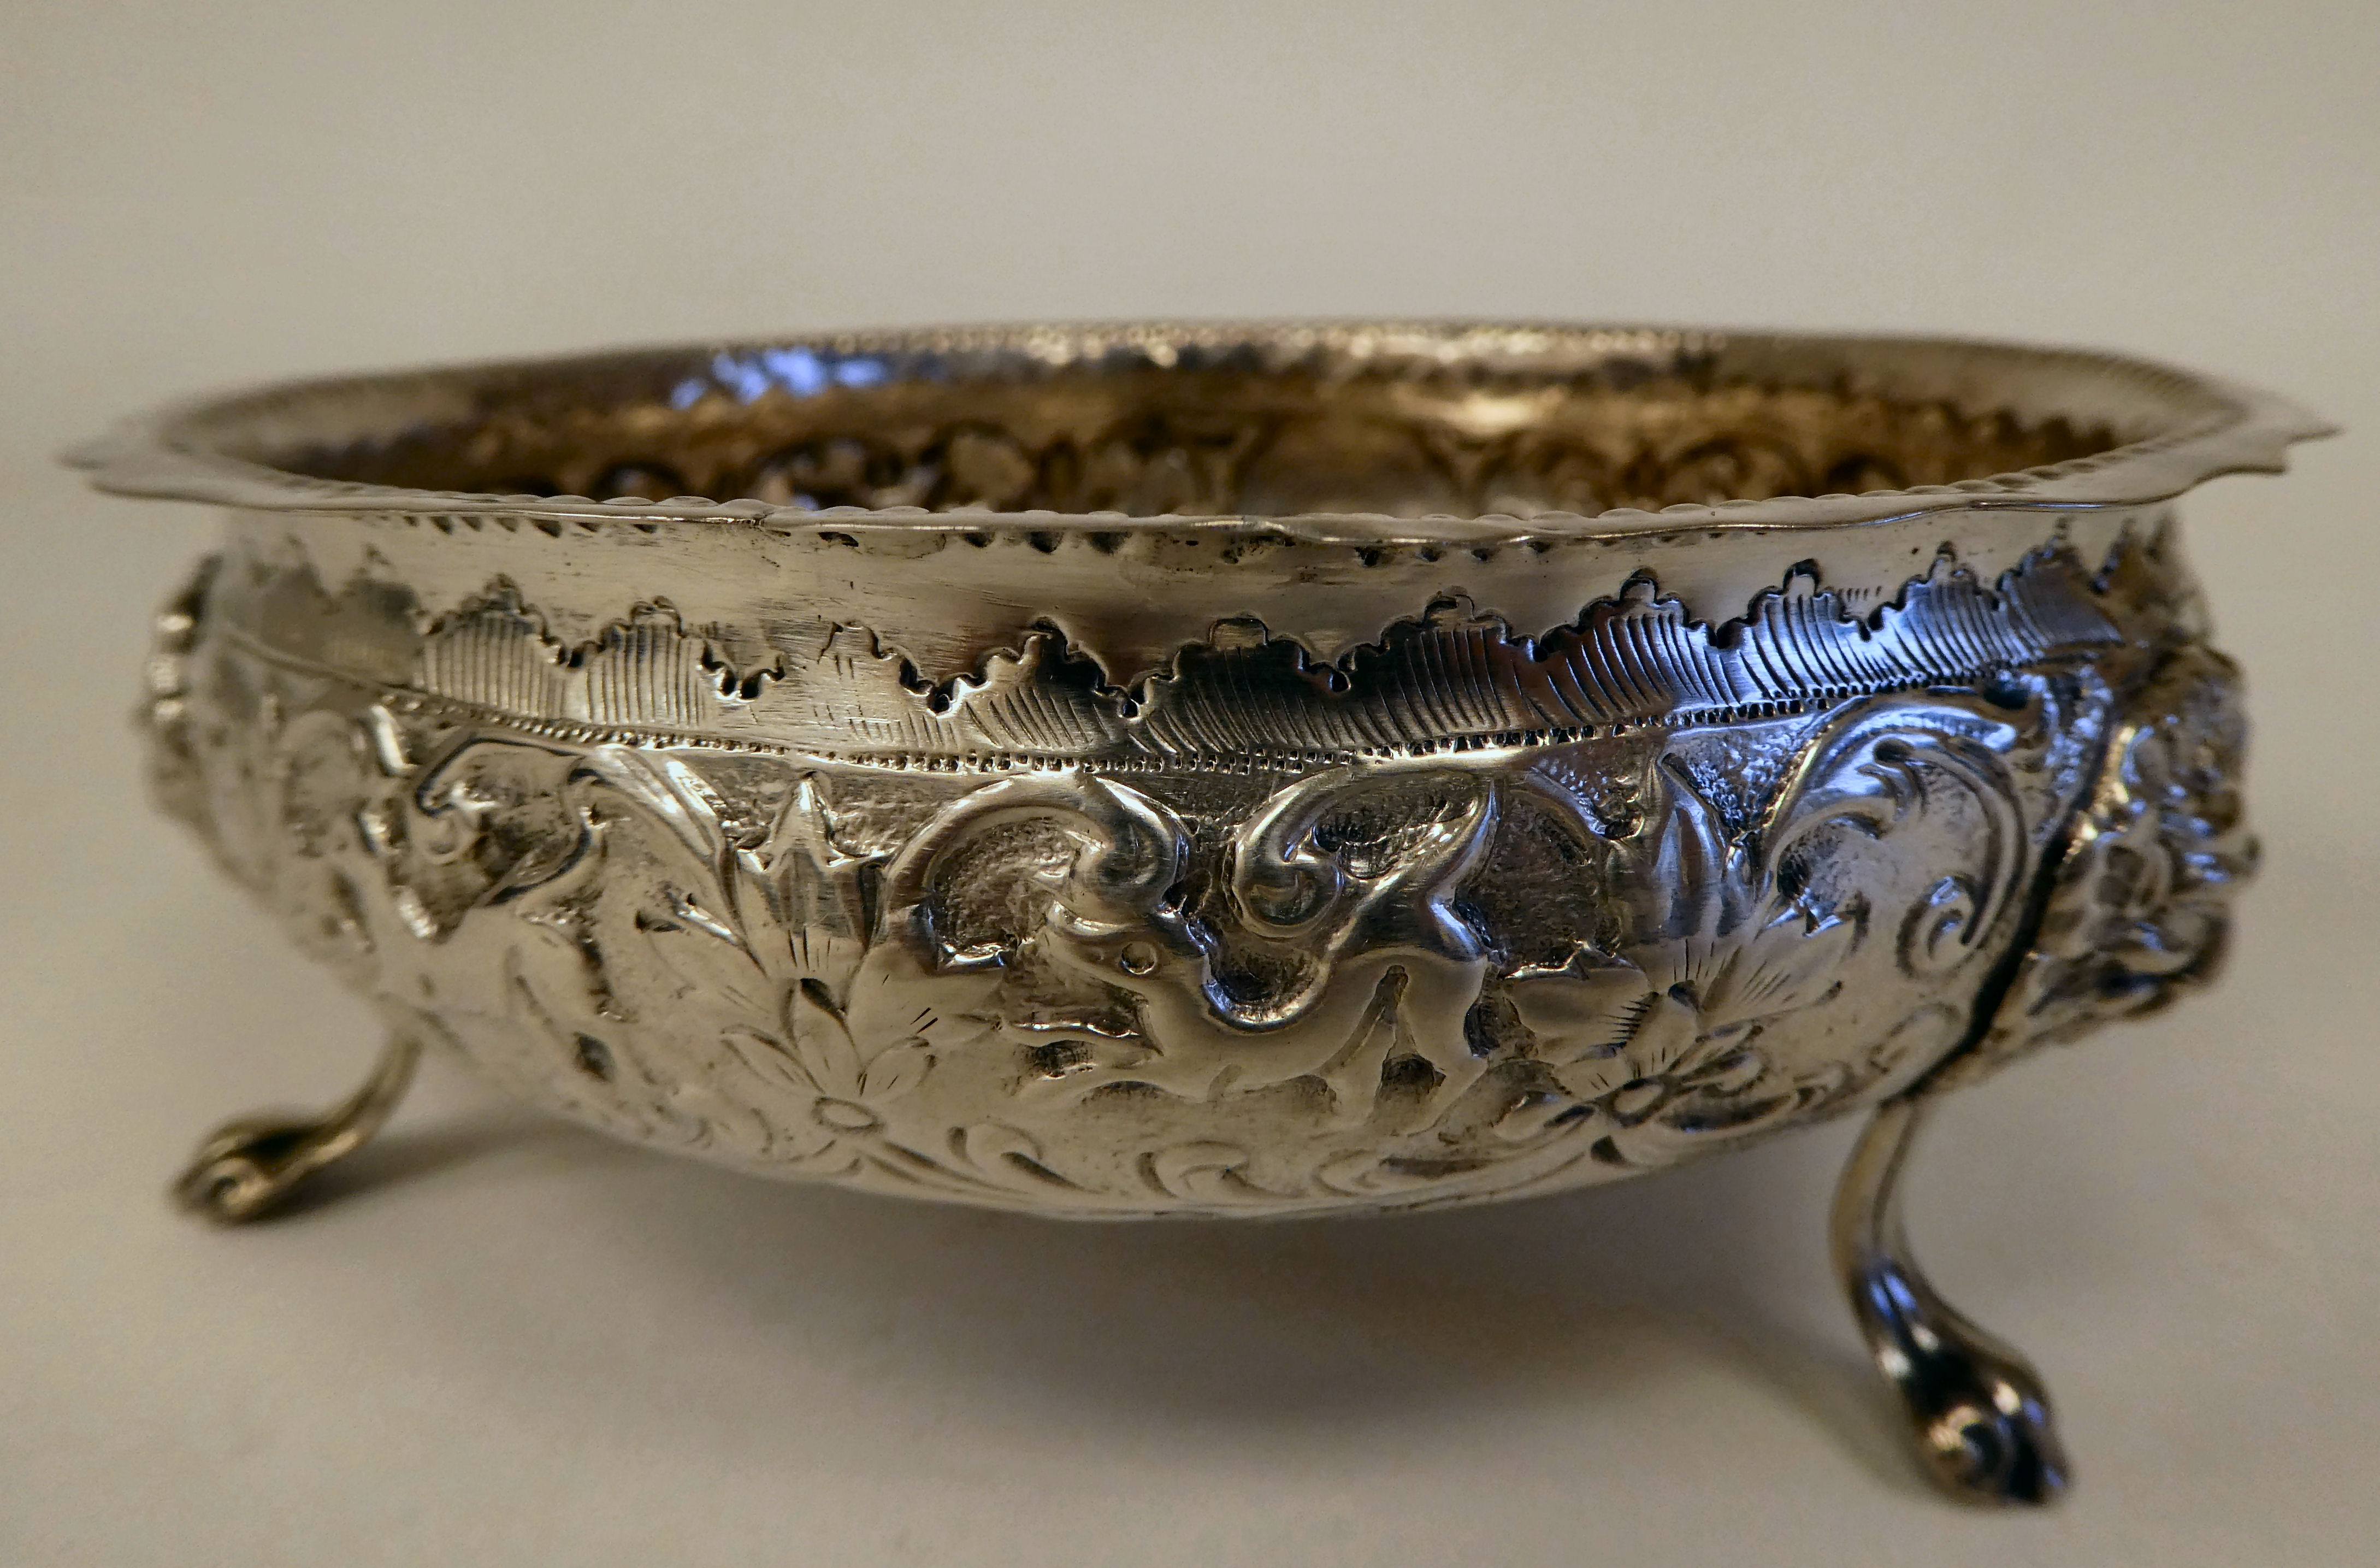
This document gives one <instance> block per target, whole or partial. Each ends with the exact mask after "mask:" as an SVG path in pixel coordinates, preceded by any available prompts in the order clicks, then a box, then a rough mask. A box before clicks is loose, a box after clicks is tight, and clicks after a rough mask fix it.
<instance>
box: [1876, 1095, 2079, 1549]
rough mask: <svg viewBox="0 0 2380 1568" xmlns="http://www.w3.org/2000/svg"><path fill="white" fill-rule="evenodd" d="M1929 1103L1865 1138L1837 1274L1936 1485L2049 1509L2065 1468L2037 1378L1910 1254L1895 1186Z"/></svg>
mask: <svg viewBox="0 0 2380 1568" xmlns="http://www.w3.org/2000/svg"><path fill="white" fill-rule="evenodd" d="M1927 1107H1928V1101H1927V1100H1925V1098H1924V1097H1922V1096H1912V1097H1909V1098H1906V1099H1901V1100H1891V1101H1889V1102H1888V1103H1887V1104H1885V1105H1884V1106H1883V1107H1882V1108H1881V1109H1879V1110H1878V1111H1877V1112H1876V1119H1875V1120H1874V1121H1873V1122H1871V1123H1870V1124H1868V1127H1867V1130H1866V1131H1865V1132H1864V1133H1863V1134H1861V1136H1860V1141H1859V1144H1858V1146H1857V1147H1856V1148H1855V1149H1852V1158H1851V1163H1850V1164H1849V1165H1848V1166H1846V1167H1845V1168H1844V1171H1843V1176H1842V1184H1841V1185H1840V1186H1839V1187H1838V1188H1837V1189H1836V1191H1835V1209H1834V1223H1833V1235H1832V1239H1833V1246H1834V1258H1835V1269H1836V1270H1837V1272H1838V1273H1839V1274H1840V1276H1841V1278H1842V1282H1843V1287H1844V1289H1846V1290H1847V1291H1849V1292H1850V1293H1851V1299H1852V1312H1853V1314H1854V1315H1855V1316H1856V1317H1857V1318H1858V1319H1859V1325H1860V1331H1861V1332H1862V1333H1863V1334H1864V1335H1865V1336H1866V1339H1867V1343H1868V1350H1869V1352H1870V1353H1871V1354H1872V1355H1875V1357H1876V1366H1877V1367H1878V1368H1879V1369H1881V1370H1882V1371H1883V1373H1884V1375H1885V1377H1886V1379H1887V1380H1889V1381H1890V1382H1891V1384H1892V1385H1893V1389H1894V1391H1895V1392H1898V1393H1899V1394H1900V1403H1901V1406H1902V1408H1903V1410H1904V1411H1905V1413H1906V1414H1907V1416H1908V1420H1909V1429H1910V1435H1911V1436H1912V1437H1913V1439H1914V1440H1915V1441H1916V1444H1917V1451H1918V1456H1919V1458H1920V1459H1921V1460H1922V1461H1923V1462H1924V1463H1925V1469H1926V1472H1927V1474H1928V1475H1930V1476H1931V1477H1933V1479H1934V1481H1935V1483H1936V1484H1937V1486H1939V1487H1941V1488H1942V1489H1944V1490H1945V1491H1947V1492H1949V1493H1950V1494H1951V1495H1952V1496H1954V1497H1957V1498H1960V1499H1961V1500H1963V1501H1969V1502H1979V1503H2034V1504H2038V1503H2046V1502H2049V1501H2053V1500H2055V1499H2056V1498H2057V1497H2058V1494H2059V1493H2061V1492H2062V1491H2064V1490H2065V1489H2066V1486H2067V1482H2068V1479H2069V1476H2070V1472H2069V1470H2068V1467H2067V1463H2066V1453H2065V1449H2064V1447H2063V1446H2062V1445H2061V1444H2060V1443H2059V1441H2058V1430H2057V1428H2056V1426H2055V1425H2054V1424H2053V1422H2052V1420H2051V1416H2050V1411H2049V1396H2048V1393H2047V1392H2046V1391H2045V1390H2044V1389H2043V1387H2042V1383H2041V1376H2040V1374H2039V1373H2037V1372H2035V1371H2034V1369H2033V1367H2032V1365H2031V1364H2030V1363H2028V1362H2027V1361H2026V1360H2025V1358H2024V1357H2023V1356H2022V1355H2019V1354H2018V1353H2017V1352H2016V1351H2015V1350H2014V1349H2012V1348H2011V1347H2010V1346H2009V1345H2006V1344H2003V1343H2000V1342H1999V1341H1998V1340H1997V1339H1995V1338H1993V1337H1992V1336H1991V1335H1990V1334H1988V1333H1985V1331H1983V1330H1981V1329H1979V1328H1977V1327H1976V1326H1975V1325H1974V1324H1973V1323H1970V1322H1969V1321H1967V1319H1964V1318H1962V1317H1961V1316H1960V1315H1959V1313H1958V1311H1957V1310H1956V1309H1955V1308H1953V1307H1951V1306H1950V1305H1949V1303H1948V1302H1945V1301H1944V1300H1943V1299H1942V1298H1941V1297H1940V1296H1939V1295H1936V1294H1935V1293H1934V1287H1933V1286H1932V1285H1930V1284H1928V1283H1927V1282H1926V1280H1925V1275H1923V1274H1921V1273H1919V1272H1918V1270H1917V1264H1916V1261H1915V1260H1914V1259H1913V1258H1912V1257H1911V1256H1910V1251H1909V1238H1908V1235H1907V1233H1906V1231H1905V1230H1904V1229H1903V1226H1902V1224H1901V1218H1900V1172H1901V1167H1902V1166H1903V1165H1905V1164H1906V1163H1907V1162H1908V1159H1909V1149H1910V1146H1911V1144H1912V1143H1913V1142H1914V1141H1915V1139H1916V1136H1917V1131H1918V1128H1919V1126H1920V1125H1921V1124H1923V1122H1924V1119H1925V1113H1926V1110H1927Z"/></svg>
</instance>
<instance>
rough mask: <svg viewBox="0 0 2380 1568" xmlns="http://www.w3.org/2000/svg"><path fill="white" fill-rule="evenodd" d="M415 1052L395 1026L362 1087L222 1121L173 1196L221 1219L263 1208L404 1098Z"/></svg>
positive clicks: (241, 1218) (360, 1140)
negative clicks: (317, 1104) (322, 1106)
mask: <svg viewBox="0 0 2380 1568" xmlns="http://www.w3.org/2000/svg"><path fill="white" fill-rule="evenodd" d="M420 1059H421V1046H420V1043H419V1041H418V1040H416V1039H414V1037H413V1036H412V1035H410V1034H408V1033H406V1032H404V1031H402V1030H399V1031H395V1032H392V1033H391V1034H390V1035H389V1037H388V1043H387V1045H386V1046H384V1047H383V1049H382V1051H381V1054H380V1060H379V1061H378V1062H376V1063H375V1064H373V1066H372V1071H371V1076H370V1077H369V1078H367V1079H365V1080H364V1084H363V1087H362V1088H358V1090H356V1092H355V1093H354V1094H353V1095H351V1096H349V1097H348V1098H347V1099H346V1100H344V1101H342V1102H340V1103H339V1104H337V1105H334V1106H333V1107H332V1108H331V1109H330V1110H328V1111H325V1112H322V1113H321V1114H319V1115H314V1116H303V1115H292V1114H287V1113H279V1114H273V1115H261V1116H248V1117H243V1118H241V1119H240V1120H238V1121H237V1122H230V1123H226V1124H224V1125H223V1126H222V1127H220V1128H218V1129H217V1130H216V1131H215V1133H214V1134H213V1136H210V1137H209V1138H208V1139H207V1140H206V1142H205V1143H203V1144H201V1145H200V1146H199V1152H198V1155H197V1157H196V1158H195V1159H193V1160H192V1161H190V1165H189V1168H188V1170H186V1171H184V1172H183V1173H182V1174H181V1175H180V1176H179V1177H178V1178H176V1181H175V1183H174V1196H175V1197H176V1199H177V1200H179V1202H180V1203H181V1205H182V1207H183V1208H185V1209H188V1210H190V1211H191V1212H192V1213H194V1214H199V1215H202V1216H204V1217H205V1218H207V1219H209V1220H212V1221H214V1222H216V1223H217V1224H223V1225H237V1224H240V1223H242V1222H246V1221H249V1220H253V1219H255V1218H257V1217H258V1216H259V1215H261V1214H263V1213H265V1212H267V1211H268V1210H270V1209H273V1208H274V1207H276V1206H278V1205H279V1204H280V1203H281V1202H282V1201H283V1200H284V1199H285V1198H287V1197H289V1195H290V1194H291V1193H292V1192H293V1191H295V1190H296V1189H297V1185H299V1184H300V1183H302V1182H303V1181H305V1180H306V1178H307V1177H309V1176H310V1175H312V1174H313V1173H315V1172H317V1171H320V1170H321V1169H322V1168H323V1167H324V1166H325V1165H329V1164H332V1163H334V1161H340V1160H344V1159H346V1157H347V1156H348V1155H350V1154H353V1153H354V1152H355V1151H356V1150H357V1149H361V1148H362V1147H363V1146H364V1145H365V1144H366V1143H368V1142H370V1140H371V1136H372V1135H373V1134H374V1133H376V1132H378V1131H380V1129H381V1125H382V1124H383V1123H384V1122H386V1121H387V1120H388V1117H389V1112H392V1111H395V1109H396V1102H397V1101H398V1100H402V1099H404V1098H405V1091H406V1089H407V1087H408V1086H409V1085H411V1083H412V1082H413V1069H414V1065H415V1064H417V1063H418V1062H419V1061H420Z"/></svg>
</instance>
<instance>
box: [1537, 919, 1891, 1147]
mask: <svg viewBox="0 0 2380 1568" xmlns="http://www.w3.org/2000/svg"><path fill="white" fill-rule="evenodd" d="M1857 940H1858V926H1857V923H1856V922H1855V921H1853V920H1849V919H1840V918H1819V917H1815V916H1813V915H1811V914H1809V913H1807V912H1805V911H1803V910H1799V909H1792V910H1788V911H1787V912H1786V913H1785V914H1783V915H1781V916H1779V917H1778V918H1776V919H1774V920H1771V921H1770V922H1769V923H1768V924H1767V925H1766V926H1764V927H1762V928H1760V929H1759V930H1755V931H1751V932H1749V933H1744V932H1740V931H1739V932H1732V933H1728V934H1725V935H1719V936H1690V937H1682V938H1675V939H1672V940H1670V941H1667V942H1652V943H1645V944H1641V945H1636V946H1632V947H1629V948H1627V949H1625V950H1623V951H1622V952H1621V953H1620V954H1615V955H1609V956H1606V955H1602V954H1597V953H1595V952H1594V951H1593V950H1591V949H1587V948H1585V947H1582V948H1580V949H1579V950H1578V951H1577V952H1576V953H1574V954H1573V955H1572V957H1571V959H1570V961H1569V962H1568V963H1567V964H1565V965H1563V966H1561V967H1560V968H1555V969H1536V970H1530V971H1524V972H1523V973H1522V974H1521V975H1519V976H1516V977H1515V978H1514V979H1513V980H1512V988H1511V995H1512V1003H1513V1006H1514V1007H1515V1008H1516V1009H1517V1010H1518V1011H1519V1013H1520V1015H1521V1021H1522V1022H1523V1023H1524V1024H1525V1025H1527V1026H1528V1028H1529V1031H1530V1033H1532V1034H1533V1035H1535V1036H1536V1039H1537V1057H1538V1060H1540V1061H1542V1062H1543V1063H1545V1064H1547V1065H1548V1067H1549V1068H1551V1069H1552V1071H1553V1074H1554V1077H1555V1079H1556V1081H1557V1082H1558V1083H1560V1086H1561V1088H1562V1089H1563V1090H1564V1092H1565V1093H1567V1094H1569V1095H1570V1096H1572V1097H1573V1100H1576V1101H1579V1102H1583V1103H1586V1104H1591V1105H1596V1106H1598V1107H1599V1108H1600V1109H1602V1110H1603V1111H1604V1112H1606V1113H1608V1114H1609V1115H1610V1116H1611V1117H1612V1118H1613V1119H1614V1120H1616V1121H1618V1122H1620V1123H1621V1124H1622V1125H1630V1126H1633V1125H1635V1124H1639V1123H1642V1122H1645V1121H1646V1120H1649V1119H1651V1118H1653V1117H1656V1116H1658V1115H1660V1114H1662V1113H1663V1112H1666V1111H1669V1110H1670V1109H1672V1108H1674V1107H1676V1106H1677V1105H1678V1104H1679V1103H1680V1102H1681V1101H1682V1100H1690V1099H1703V1100H1709V1101H1712V1102H1718V1101H1722V1100H1729V1099H1732V1098H1733V1097H1736V1096H1740V1095H1742V1094H1743V1093H1744V1092H1745V1091H1747V1090H1749V1089H1751V1088H1753V1087H1754V1086H1755V1085H1756V1084H1757V1083H1758V1082H1759V1081H1760V1080H1761V1078H1762V1076H1764V1075H1765V1074H1766V1073H1767V1070H1768V1065H1769V1064H1768V1061H1767V1056H1766V1055H1765V1053H1764V1052H1763V1051H1761V1049H1760V1047H1759V1044H1758V1041H1759V1039H1760V1035H1761V1032H1762V1030H1763V1029H1764V1028H1765V1027H1767V1024H1768V1023H1769V1022H1770V1021H1771V1020H1773V1019H1776V1018H1778V1017H1780V1016H1782V1015H1786V1014H1789V1013H1792V1012H1795V1011H1797V1010H1799V1009H1801V1008H1803V1007H1808V1006H1813V1005H1815V1004H1816V1003H1821V1002H1824V1001H1826V1000H1827V999H1828V997H1830V996H1832V995H1833V994H1834V992H1835V991H1836V990H1837V989H1839V987H1840V981H1839V980H1838V979H1837V978H1836V973H1837V970H1838V968H1839V967H1840V964H1841V962H1842V959H1843V957H1844V955H1845V954H1847V953H1848V951H1849V950H1850V948H1851V946H1852V943H1853V942H1856V941H1857ZM1559 1111H1560V1106H1558V1105H1557V1106H1555V1107H1551V1108H1549V1109H1548V1110H1546V1111H1545V1112H1541V1114H1544V1115H1546V1116H1548V1117H1549V1116H1550V1114H1553V1113H1558V1112H1559Z"/></svg>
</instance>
